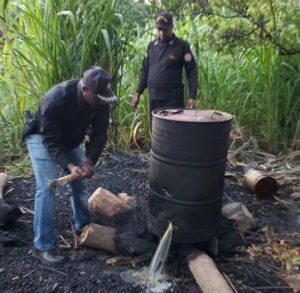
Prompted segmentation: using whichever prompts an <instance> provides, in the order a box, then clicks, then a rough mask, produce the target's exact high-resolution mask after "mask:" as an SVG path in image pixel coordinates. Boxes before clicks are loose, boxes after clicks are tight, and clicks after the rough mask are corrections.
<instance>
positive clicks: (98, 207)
mask: <svg viewBox="0 0 300 293" xmlns="http://www.w3.org/2000/svg"><path fill="white" fill-rule="evenodd" d="M89 210H90V213H91V215H92V217H93V218H96V219H97V215H99V216H102V217H103V216H104V217H107V218H112V217H113V216H115V215H117V214H119V213H121V212H126V211H129V210H131V207H130V205H128V204H127V203H126V202H125V201H124V200H122V199H121V198H120V197H118V196H116V195H114V194H113V193H111V192H110V191H108V190H106V189H104V188H102V187H100V188H98V189H97V190H96V191H95V192H94V193H93V194H92V196H91V197H90V198H89Z"/></svg>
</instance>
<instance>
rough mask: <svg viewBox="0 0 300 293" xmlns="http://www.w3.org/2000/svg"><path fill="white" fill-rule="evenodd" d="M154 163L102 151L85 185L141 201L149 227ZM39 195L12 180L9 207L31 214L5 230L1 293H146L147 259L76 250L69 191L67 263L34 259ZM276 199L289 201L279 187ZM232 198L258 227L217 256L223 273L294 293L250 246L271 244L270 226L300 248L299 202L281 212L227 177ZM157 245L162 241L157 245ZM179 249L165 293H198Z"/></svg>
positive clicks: (63, 213)
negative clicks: (139, 274)
mask: <svg viewBox="0 0 300 293" xmlns="http://www.w3.org/2000/svg"><path fill="white" fill-rule="evenodd" d="M149 162H150V157H149V153H136V154H127V153H122V152H113V153H104V154H103V155H102V158H101V161H100V164H99V165H98V166H97V173H96V175H95V176H94V177H93V178H92V179H89V180H88V181H87V186H88V189H89V191H90V192H91V194H92V193H93V191H95V190H96V189H97V188H98V187H103V188H105V189H108V190H110V191H111V192H113V193H114V194H118V193H121V192H126V193H127V194H128V195H130V196H133V197H135V198H136V202H137V212H138V213H139V214H140V215H143V216H141V217H139V219H142V220H141V221H144V223H141V225H142V224H145V222H146V215H147V198H148V196H149V184H148V177H149ZM230 171H233V170H230ZM234 171H235V172H236V173H239V172H240V173H241V171H239V170H234ZM34 193H35V182H34V180H33V178H32V177H18V178H13V179H12V180H11V181H10V184H9V185H8V186H7V187H6V189H5V193H4V198H5V200H6V202H7V203H9V204H15V205H17V206H22V207H25V208H26V209H23V210H24V211H25V214H24V215H23V216H22V217H21V218H20V219H19V220H18V221H17V223H16V224H15V226H14V227H9V228H8V229H6V230H3V229H2V230H0V292H107V293H108V292H111V293H115V292H126V293H131V292H146V288H145V287H144V286H143V285H141V284H140V283H138V282H137V281H135V280H134V278H131V275H132V274H133V273H134V272H135V271H142V270H144V268H145V267H147V266H149V264H150V259H149V257H148V258H146V260H145V261H143V262H140V263H138V264H134V263H133V262H131V263H125V264H118V265H114V266H112V265H108V264H106V261H107V260H108V259H111V258H113V257H115V256H116V255H113V254H111V253H108V252H105V251H103V250H95V249H91V248H84V247H80V248H79V249H75V248H74V235H73V231H72V221H71V217H72V215H71V207H70V203H69V198H68V196H67V194H66V193H62V192H60V193H58V194H57V202H56V224H57V237H58V239H57V241H58V243H59V246H60V251H61V252H62V254H64V255H65V256H66V257H67V258H68V260H67V261H66V262H64V263H63V264H61V265H58V266H55V267H46V266H44V265H41V264H40V263H39V262H38V261H37V260H35V259H33V258H32V257H31V255H30V250H31V246H32V238H33V233H32V220H33V215H32V213H31V211H32V210H33V202H34ZM278 196H279V197H280V196H284V194H282V192H281V189H279V191H278ZM233 201H240V202H242V203H244V204H245V205H246V206H247V208H248V209H249V210H250V212H251V213H252V214H253V216H254V218H255V220H256V224H257V229H256V230H255V231H253V232H252V233H249V234H247V235H246V244H245V247H244V248H235V249H233V250H232V251H230V252H226V253H225V252H223V253H222V252H221V253H220V255H219V256H218V257H217V258H216V259H215V262H216V264H217V265H218V267H219V269H220V270H222V272H224V273H225V274H226V276H227V277H228V278H229V279H230V280H231V282H232V284H233V285H234V287H235V288H236V290H237V291H238V292H292V290H291V289H289V287H288V285H287V284H286V283H285V282H284V281H283V280H282V279H281V278H280V274H279V272H280V271H281V265H280V264H279V263H276V262H274V261H273V260H272V259H271V258H268V257H266V256H261V257H257V258H255V259H250V257H249V254H248V253H247V251H246V248H247V246H249V245H251V244H258V243H261V242H262V241H266V240H265V238H264V233H265V232H263V231H265V230H264V229H263V227H266V226H267V225H268V226H269V227H270V228H271V229H272V230H273V232H274V233H275V234H276V237H278V238H279V239H286V241H288V242H289V243H290V244H291V245H292V246H293V245H297V244H299V215H298V214H297V212H299V211H297V203H299V202H297V201H296V200H295V201H291V204H290V205H288V206H282V207H281V206H279V205H278V201H276V200H274V198H273V197H271V198H268V199H259V198H257V197H256V196H255V195H254V194H253V193H251V192H249V191H247V190H246V189H245V188H243V187H242V186H241V185H240V184H239V183H238V180H237V178H234V177H233V178H230V177H229V178H226V180H225V190H224V204H225V203H228V202H233ZM153 241H154V242H155V238H154V240H153ZM155 244H158V241H157V240H156V243H155ZM181 248H182V247H178V244H172V247H171V253H170V256H169V258H168V262H167V265H166V267H165V272H166V274H167V276H168V277H167V281H168V282H169V283H171V284H172V285H171V287H169V288H168V289H167V290H166V291H164V292H175V293H176V292H184V293H185V292H191V293H193V292H200V289H199V287H198V285H197V284H196V282H195V281H194V279H193V276H192V275H191V273H190V272H189V270H188V268H187V263H186V261H185V258H184V257H183V254H182V249H181ZM117 256H121V255H117Z"/></svg>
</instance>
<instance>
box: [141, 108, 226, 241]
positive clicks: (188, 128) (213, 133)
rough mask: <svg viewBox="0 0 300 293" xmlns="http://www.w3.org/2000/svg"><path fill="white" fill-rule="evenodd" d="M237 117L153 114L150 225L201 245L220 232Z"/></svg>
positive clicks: (169, 111) (176, 111) (198, 113)
mask: <svg viewBox="0 0 300 293" xmlns="http://www.w3.org/2000/svg"><path fill="white" fill-rule="evenodd" d="M231 120H232V116H231V115H230V114H227V113H224V112H219V111H214V110H183V109H169V108H167V109H157V110H155V111H153V112H152V138H151V161H150V198H149V213H148V221H147V223H148V229H149V230H150V232H152V233H153V234H155V235H157V236H161V235H162V234H163V233H164V231H165V229H166V228H167V225H168V223H169V222H170V221H171V222H172V223H173V226H174V231H173V240H174V241H176V242H182V243H198V242H204V241H210V240H212V239H213V238H214V237H215V236H216V233H217V230H218V227H219V224H220V219H221V207H222V196H223V188H224V173H225V166H226V158H227V149H228V139H229V133H230V128H231Z"/></svg>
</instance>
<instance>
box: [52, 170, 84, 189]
mask: <svg viewBox="0 0 300 293" xmlns="http://www.w3.org/2000/svg"><path fill="white" fill-rule="evenodd" d="M79 178H80V175H79V174H77V173H71V174H69V175H66V176H63V177H59V178H57V179H53V180H49V181H48V186H49V187H54V188H55V187H57V186H64V185H66V184H68V183H70V182H72V181H75V180H77V179H79Z"/></svg>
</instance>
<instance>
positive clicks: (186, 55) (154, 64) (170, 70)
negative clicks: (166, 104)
mask: <svg viewBox="0 0 300 293" xmlns="http://www.w3.org/2000/svg"><path fill="white" fill-rule="evenodd" d="M183 68H184V69H185V72H186V75H187V79H188V85H189V94H190V96H189V97H190V98H192V99H196V95H197V68H196V62H195V59H194V56H193V54H192V52H191V49H190V45H189V43H188V42H186V41H184V40H181V39H179V38H177V37H176V36H175V35H173V37H172V38H171V39H170V40H169V41H167V42H161V41H160V40H159V39H157V40H155V41H152V42H150V44H149V45H148V49H147V55H146V56H145V58H144V60H143V65H142V69H141V76H140V81H139V85H138V89H137V92H138V93H139V94H142V93H143V91H144V89H145V88H146V87H148V88H149V93H150V98H151V99H153V100H170V99H183V83H182V72H183Z"/></svg>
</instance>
